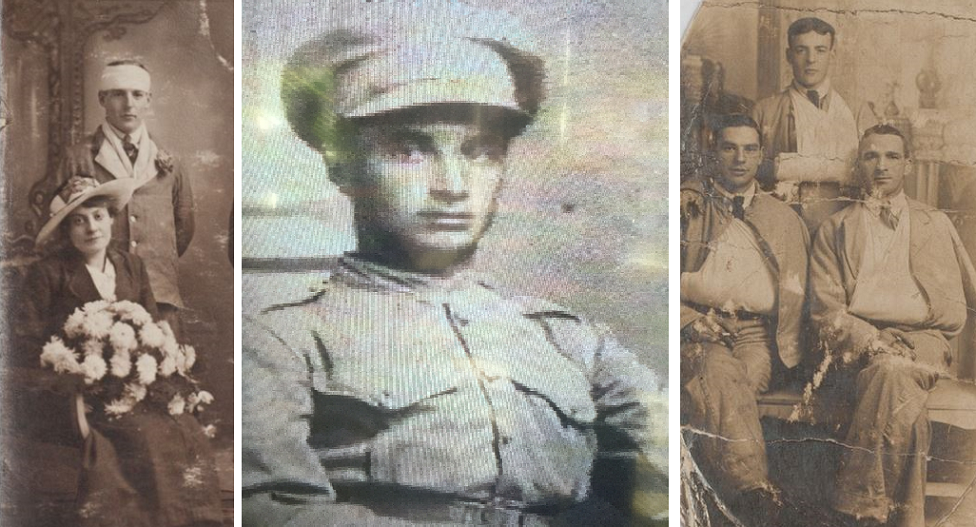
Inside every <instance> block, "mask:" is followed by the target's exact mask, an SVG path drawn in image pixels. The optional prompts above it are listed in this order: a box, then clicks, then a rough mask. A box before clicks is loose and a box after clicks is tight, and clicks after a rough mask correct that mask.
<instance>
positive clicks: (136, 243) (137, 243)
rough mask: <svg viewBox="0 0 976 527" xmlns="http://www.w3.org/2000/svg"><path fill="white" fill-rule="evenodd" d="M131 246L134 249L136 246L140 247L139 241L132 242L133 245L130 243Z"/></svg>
mask: <svg viewBox="0 0 976 527" xmlns="http://www.w3.org/2000/svg"><path fill="white" fill-rule="evenodd" d="M129 245H131V246H133V247H136V246H138V245H139V242H137V241H135V240H132V242H131V243H130V244H129Z"/></svg>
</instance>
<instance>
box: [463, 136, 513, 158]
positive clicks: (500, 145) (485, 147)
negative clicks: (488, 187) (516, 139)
mask: <svg viewBox="0 0 976 527" xmlns="http://www.w3.org/2000/svg"><path fill="white" fill-rule="evenodd" d="M461 151H462V153H463V154H464V156H465V157H467V158H468V159H470V160H472V161H476V162H488V161H491V162H498V161H502V160H503V159H504V158H505V152H506V149H505V141H504V140H503V139H501V138H495V137H479V138H477V139H474V140H472V141H468V142H467V143H465V144H464V145H463V146H462V148H461Z"/></svg>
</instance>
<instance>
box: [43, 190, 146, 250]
mask: <svg viewBox="0 0 976 527" xmlns="http://www.w3.org/2000/svg"><path fill="white" fill-rule="evenodd" d="M136 186H137V185H136V180H135V179H132V178H127V179H113V180H112V181H108V182H105V183H102V184H101V185H99V186H97V187H95V188H92V189H89V190H87V191H85V192H82V193H80V194H78V195H77V196H75V197H74V198H73V199H71V200H70V201H68V203H67V204H65V206H64V207H62V208H61V210H59V211H58V212H56V213H55V214H54V215H53V216H51V218H50V219H48V220H47V223H45V224H44V226H43V227H41V230H40V231H39V232H38V233H37V237H36V238H34V246H35V247H40V246H42V245H44V244H46V243H48V242H49V241H51V237H52V235H53V234H54V233H55V232H56V231H57V230H58V225H60V224H61V222H62V221H64V219H65V218H67V217H68V216H69V215H70V214H71V213H72V212H74V211H75V209H77V208H78V207H80V206H82V205H84V203H85V202H86V201H88V200H90V199H92V198H97V197H106V198H108V200H109V204H110V205H111V206H112V207H113V208H115V209H121V208H122V207H124V206H125V205H126V203H128V202H129V200H130V199H131V198H132V193H133V192H135V190H136Z"/></svg>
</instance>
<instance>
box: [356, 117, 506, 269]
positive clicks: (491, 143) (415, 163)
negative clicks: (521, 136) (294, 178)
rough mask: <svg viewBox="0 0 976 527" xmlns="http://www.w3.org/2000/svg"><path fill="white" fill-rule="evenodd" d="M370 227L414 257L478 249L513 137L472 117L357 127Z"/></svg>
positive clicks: (492, 210)
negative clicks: (459, 119) (468, 120)
mask: <svg viewBox="0 0 976 527" xmlns="http://www.w3.org/2000/svg"><path fill="white" fill-rule="evenodd" d="M359 136H360V137H359V139H360V144H361V146H362V148H363V151H364V152H365V159H364V161H365V165H364V168H365V174H364V177H363V178H362V183H363V186H364V187H365V188H360V189H357V192H364V191H365V192H367V193H368V195H367V196H362V197H364V198H367V199H369V202H370V216H371V217H370V218H369V221H370V226H371V228H372V229H378V230H379V231H381V233H382V234H383V235H384V236H386V237H387V238H388V239H389V238H392V239H393V240H395V241H396V243H398V244H400V246H401V247H402V248H403V249H405V250H406V251H407V252H408V253H410V254H411V255H413V256H414V257H415V258H423V256H424V255H425V254H427V253H454V252H462V251H465V250H468V249H471V248H473V246H474V245H475V244H476V243H477V242H478V240H479V239H480V238H481V235H482V234H483V233H484V231H485V229H487V227H488V225H489V223H490V221H491V217H492V215H493V214H494V210H495V199H496V197H497V194H498V191H499V189H500V187H501V182H502V177H503V175H504V173H505V156H506V153H507V149H508V142H509V139H508V137H507V136H505V135H503V134H501V133H499V132H495V131H493V129H492V127H483V126H479V125H478V124H476V123H474V122H454V121H447V122H444V121H441V122H429V123H426V122H425V123H415V124H411V123H406V124H390V123H384V124H375V125H364V126H362V127H360V132H359Z"/></svg>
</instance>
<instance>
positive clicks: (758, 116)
mask: <svg viewBox="0 0 976 527" xmlns="http://www.w3.org/2000/svg"><path fill="white" fill-rule="evenodd" d="M787 39H788V42H789V47H787V48H786V60H787V61H788V62H789V63H790V66H791V67H792V69H793V82H792V83H790V85H789V86H788V87H787V88H786V89H785V90H783V91H782V92H780V93H778V94H776V95H773V96H771V97H768V98H766V99H763V100H761V101H759V102H758V103H757V104H756V107H755V108H754V109H753V112H752V117H753V119H755V120H756V122H757V123H758V124H759V129H760V131H761V133H762V141H763V146H764V148H765V153H766V159H767V165H766V166H765V167H764V168H763V170H762V171H761V175H760V178H761V179H762V180H763V181H762V183H763V184H764V185H765V184H768V183H772V180H771V178H772V177H773V174H772V173H771V168H772V165H771V161H772V160H774V159H776V156H777V154H779V153H781V152H796V153H799V154H802V155H804V156H812V157H820V158H826V159H842V160H853V159H854V155H855V152H856V150H857V141H858V137H859V134H860V131H861V130H864V129H865V128H868V127H870V126H872V125H874V124H875V118H874V116H873V114H872V113H871V112H870V111H864V109H863V108H862V109H861V110H859V111H858V113H857V115H856V117H855V114H854V113H853V112H852V111H851V108H850V106H848V105H847V102H846V101H844V98H843V97H841V95H840V93H838V92H837V90H836V89H834V87H833V86H832V85H831V80H830V67H831V62H832V61H833V59H834V57H835V55H836V43H837V42H836V40H837V39H836V32H835V31H834V28H833V26H831V25H830V24H828V23H827V22H824V21H823V20H821V19H819V18H813V17H810V18H801V19H799V20H797V21H795V22H793V23H792V24H790V27H789V29H788V30H787Z"/></svg>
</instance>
